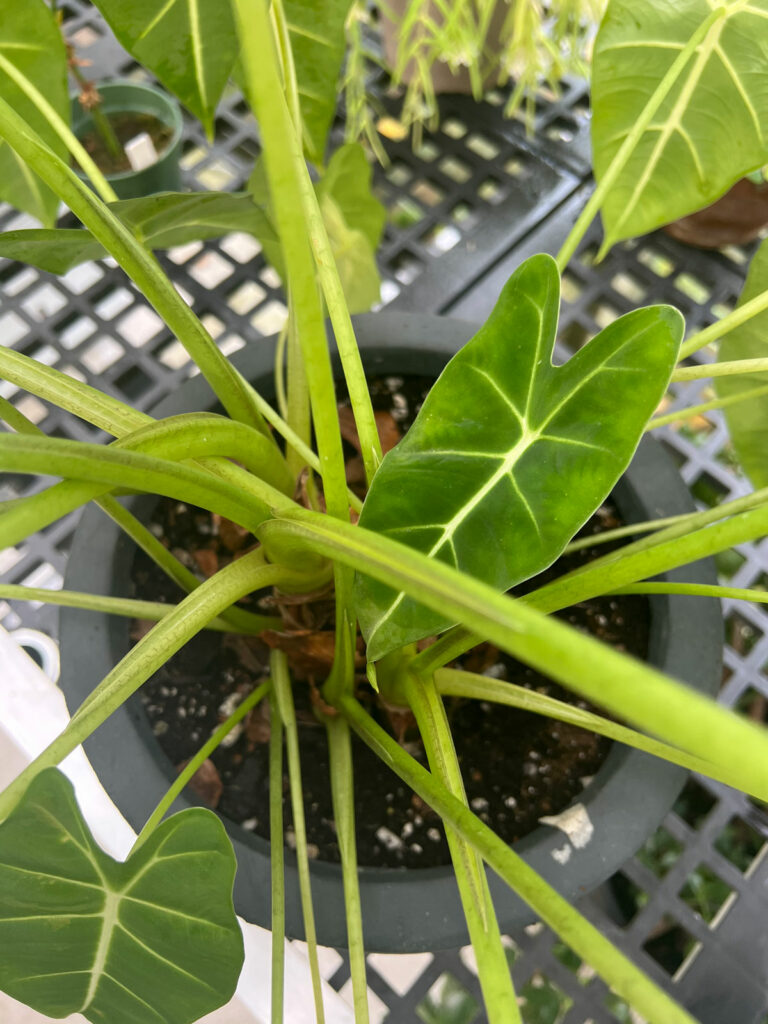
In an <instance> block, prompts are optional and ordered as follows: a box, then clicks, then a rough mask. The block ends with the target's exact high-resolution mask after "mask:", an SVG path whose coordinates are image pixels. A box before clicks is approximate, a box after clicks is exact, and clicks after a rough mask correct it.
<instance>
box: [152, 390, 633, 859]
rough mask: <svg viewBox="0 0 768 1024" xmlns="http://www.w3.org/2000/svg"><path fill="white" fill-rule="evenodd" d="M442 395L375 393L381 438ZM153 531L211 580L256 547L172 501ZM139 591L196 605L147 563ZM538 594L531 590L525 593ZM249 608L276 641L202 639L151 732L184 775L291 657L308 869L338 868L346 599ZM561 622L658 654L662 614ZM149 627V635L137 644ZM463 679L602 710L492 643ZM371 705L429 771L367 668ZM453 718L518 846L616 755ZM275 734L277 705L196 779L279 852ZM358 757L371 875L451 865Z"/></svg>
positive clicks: (495, 708)
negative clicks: (652, 624)
mask: <svg viewBox="0 0 768 1024" xmlns="http://www.w3.org/2000/svg"><path fill="white" fill-rule="evenodd" d="M429 383H430V382H429V381H427V380H425V379H421V378H408V380H407V381H402V380H401V379H398V378H395V379H393V378H387V379H386V380H382V381H375V382H374V383H373V385H372V393H373V395H374V404H375V407H376V408H377V413H378V417H377V418H379V420H380V424H379V425H380V429H381V431H382V433H384V432H385V431H386V432H387V433H389V434H392V435H399V433H400V432H401V431H403V430H405V429H407V427H408V426H409V425H410V423H411V422H412V420H413V418H414V416H415V413H416V412H417V411H418V407H419V405H420V401H421V399H422V397H423V394H424V393H425V391H426V388H427V387H428V386H429ZM343 418H344V414H343V413H342V420H343ZM342 425H343V427H345V426H346V425H345V424H344V423H342ZM344 432H345V437H346V444H347V449H348V450H347V455H348V464H347V465H348V479H349V482H350V485H351V486H356V484H357V482H358V479H359V466H358V464H357V462H356V459H357V455H356V451H355V447H356V445H355V441H356V438H354V436H353V434H352V433H350V432H349V431H348V430H347V429H345V430H344ZM392 440H393V441H394V440H396V436H393V437H392ZM620 523H621V520H620V519H619V517H618V515H617V513H616V509H615V506H614V505H613V504H612V503H611V502H607V503H606V504H605V505H604V506H603V507H602V508H600V509H599V510H598V511H597V513H596V514H595V515H594V516H593V517H592V518H591V519H590V521H589V522H588V523H587V524H586V525H585V526H584V528H583V529H582V531H581V534H580V535H582V536H583V535H594V534H597V533H599V532H601V531H603V530H606V529H611V528H613V527H614V526H617V525H620ZM152 529H153V531H154V532H155V533H156V535H157V536H158V537H160V538H161V539H162V540H163V543H165V544H166V545H167V546H168V547H170V548H171V549H172V550H173V551H174V553H175V554H176V555H177V557H180V558H181V559H182V561H184V562H185V563H186V564H187V565H188V566H189V567H190V568H191V569H193V570H194V571H195V572H196V573H197V574H198V575H199V576H200V578H205V577H207V576H210V575H212V573H213V572H215V571H216V570H217V569H218V568H221V567H223V566H224V565H225V564H227V563H228V562H229V561H231V560H232V559H233V558H236V557H238V555H239V554H241V553H243V552H244V551H246V550H247V549H248V548H249V547H250V546H251V545H252V544H253V543H254V541H253V538H252V537H251V536H250V535H249V534H247V533H245V532H244V531H243V530H241V529H240V528H239V527H236V526H234V525H233V524H231V523H229V522H227V521H226V520H222V519H221V518H220V517H218V516H212V515H211V514H210V513H208V512H205V511H203V510H200V509H195V508H191V507H188V506H184V505H180V504H179V503H178V502H175V501H171V500H166V499H163V500H162V501H161V502H160V503H159V505H158V507H157V510H156V512H155V515H154V518H153V520H152ZM608 550H610V546H609V545H600V546H595V547H594V548H586V549H583V550H581V551H578V552H575V553H573V554H571V555H569V556H566V557H564V558H561V559H560V560H559V561H558V562H557V563H555V565H554V566H552V567H551V568H550V569H548V570H547V571H546V572H545V573H542V574H541V576H539V577H538V578H537V579H536V581H535V583H536V584H538V583H543V582H544V581H545V580H547V579H551V578H554V577H555V576H558V575H561V574H562V573H564V572H567V571H569V570H571V569H574V568H576V567H578V566H580V565H583V564H585V563H586V562H589V561H591V560H592V559H593V558H595V557H596V556H597V555H599V554H604V553H606V552H607V551H608ZM133 581H134V587H135V595H136V596H137V597H141V598H145V599H151V600H155V601H157V600H162V601H168V602H176V601H178V600H179V599H180V597H181V596H182V595H181V592H180V591H179V590H178V589H177V587H176V586H175V584H173V583H172V582H171V581H169V580H168V579H167V577H165V575H164V574H163V573H162V572H160V571H159V570H158V569H157V567H156V566H155V565H154V563H152V562H151V561H150V560H149V559H148V558H147V556H146V555H144V554H143V553H142V552H138V553H137V555H136V559H135V562H134V567H133ZM533 585H534V582H533V581H529V582H528V583H527V584H526V585H524V587H520V588H518V591H517V592H523V590H524V589H530V588H531V587H532V586H533ZM241 604H242V605H243V607H247V608H249V609H250V610H260V611H263V612H267V613H269V614H276V613H278V612H280V613H282V615H283V627H282V628H281V629H280V630H276V631H274V632H273V633H270V634H267V640H268V643H266V642H264V641H263V640H261V639H256V638H250V637H248V638H246V637H236V636H231V635H226V634H223V633H215V632H212V631H206V632H204V633H201V634H199V635H198V636H197V637H195V638H194V639H193V640H191V641H190V642H189V643H188V644H187V645H186V646H185V647H184V648H183V649H182V650H181V651H180V652H179V653H178V654H177V655H175V656H174V657H173V658H172V659H171V660H170V661H169V662H168V663H167V664H166V665H165V666H164V667H163V668H162V669H161V670H160V671H159V672H158V673H156V674H155V675H154V676H153V677H152V678H151V679H150V680H149V681H148V682H147V683H146V684H145V685H144V687H143V688H142V690H141V697H142V699H143V702H144V706H145V709H146V713H147V715H148V718H149V721H150V724H151V726H152V729H153V731H154V733H155V735H156V736H157V738H158V742H159V743H160V745H161V747H162V749H163V750H164V752H165V753H166V755H167V756H168V758H169V759H170V761H171V762H172V763H173V764H174V765H175V766H176V767H177V768H180V767H181V766H182V765H183V764H184V763H185V762H186V761H187V760H188V759H189V758H190V757H191V756H192V755H193V754H194V753H195V752H196V751H197V750H198V749H199V747H200V746H201V745H202V744H203V743H204V742H205V741H206V739H207V738H208V736H209V735H210V733H211V732H212V730H213V729H215V728H216V726H217V725H218V724H219V723H220V722H221V721H222V720H223V719H224V718H226V717H227V716H228V715H229V714H231V713H232V711H233V710H234V709H235V707H236V706H237V704H238V703H239V701H240V700H242V698H243V697H244V696H245V695H247V694H248V693H249V692H250V691H251V690H252V689H253V688H254V687H255V686H257V685H258V684H259V683H260V682H261V681H263V680H264V679H265V678H266V675H267V669H266V666H267V663H268V658H269V645H271V646H273V647H274V646H277V647H281V648H282V649H284V650H286V652H287V654H288V658H289V661H290V662H291V665H292V668H293V671H294V676H295V677H297V680H298V681H297V682H296V684H295V687H294V696H295V702H296V709H297V718H298V721H299V732H300V744H301V759H302V767H303V791H304V802H305V814H306V818H307V831H308V836H309V842H310V855H311V856H313V857H317V858H319V859H322V860H327V861H338V860H339V850H338V843H337V839H336V832H335V826H334V821H333V811H332V806H331V796H330V784H329V779H328V747H327V742H326V737H325V728H324V726H323V724H322V720H321V718H322V716H321V713H320V711H319V710H318V705H319V700H318V693H317V689H316V685H321V684H322V681H323V679H324V677H325V674H327V663H328V660H329V658H330V657H331V656H332V628H333V603H332V595H331V594H330V592H327V593H324V594H318V595H313V596H312V600H310V601H309V602H307V603H305V604H301V605H297V604H295V603H293V602H289V601H287V600H285V599H284V598H281V597H280V596H279V595H273V594H266V595H261V596H260V597H258V596H252V597H250V598H248V599H246V600H245V601H244V602H241ZM558 617H559V618H562V619H564V620H565V621H567V622H569V623H571V624H572V625H575V626H577V627H579V628H580V629H582V630H584V631H586V632H588V633H590V634H592V635H593V636H596V637H599V638H600V639H601V640H603V641H605V642H606V643H609V644H611V645H612V646H614V647H615V648H617V649H619V650H626V651H629V652H630V653H632V654H634V655H636V656H637V657H639V658H644V657H645V656H646V654H647V649H648V631H649V610H648V602H647V600H646V598H644V597H637V596H619V597H611V598H602V599H597V600H592V601H587V602H584V603H582V604H580V605H577V606H575V607H573V608H569V609H566V610H564V611H563V612H560V613H558ZM149 625H150V624H148V623H140V622H135V623H134V624H133V637H134V640H137V639H138V638H139V636H141V635H142V634H143V633H144V632H145V631H146V629H147V628H149ZM458 667H463V668H467V669H469V670H470V671H473V672H482V673H485V674H487V675H490V676H493V677H495V678H498V679H505V680H508V681H510V682H514V683H518V684H519V685H522V686H525V687H527V688H530V689H534V690H536V691H538V692H540V693H544V694H548V695H551V696H554V697H558V698H561V699H565V700H568V701H569V702H570V703H572V704H575V705H576V706H578V707H583V708H587V707H589V705H588V704H587V703H586V702H585V701H581V700H579V699H577V698H575V697H573V696H572V695H570V694H568V693H567V692H566V691H564V690H562V689H561V688H560V687H559V686H558V685H557V684H556V683H554V682H552V681H551V680H549V679H547V678H546V677H544V676H542V675H540V674H539V673H537V672H536V671H534V670H533V669H531V668H528V667H527V666H525V665H522V664H520V663H518V662H516V661H514V660H513V659H512V658H509V657H507V656H506V655H504V654H502V653H500V652H499V651H498V650H497V649H496V648H495V647H493V646H492V645H490V644H484V645H481V646H480V647H477V648H475V649H474V651H471V652H469V653H468V654H467V655H465V656H464V658H463V659H462V660H461V663H460V665H459V666H458ZM358 697H359V699H360V700H361V701H362V702H363V703H364V704H366V705H367V707H368V710H369V712H370V713H371V714H372V715H373V716H374V717H375V718H376V719H377V721H379V723H380V724H381V725H382V726H383V727H384V728H386V729H388V730H389V732H390V733H392V735H394V736H395V737H396V738H397V739H398V740H399V742H401V743H402V744H403V746H404V747H405V749H406V750H408V752H409V753H411V754H412V755H413V756H414V757H416V758H418V759H419V760H420V761H422V763H425V756H424V752H423V748H422V746H421V742H420V740H419V738H418V735H417V732H416V729H415V725H414V723H413V720H412V718H411V716H410V715H409V714H407V713H406V714H402V713H399V712H394V711H392V710H387V709H385V708H383V707H382V706H381V705H380V703H379V702H378V700H377V698H376V695H375V694H374V693H373V692H372V690H371V689H370V687H369V686H368V684H367V682H366V681H365V676H364V673H363V672H362V666H361V672H360V675H359V682H358ZM446 709H447V713H448V717H449V720H450V723H451V728H452V731H453V735H454V740H455V744H456V750H457V754H458V757H459V761H460V763H461V767H462V774H463V777H464V781H465V785H466V789H467V796H468V798H469V802H470V805H471V807H472V809H473V810H474V811H475V812H476V813H477V814H478V815H479V816H480V817H481V818H482V819H483V820H484V821H485V822H487V823H488V824H489V825H490V826H491V827H492V828H493V829H494V831H496V832H497V833H498V834H499V835H500V836H501V837H502V838H503V839H504V840H505V841H507V842H509V843H511V842H514V841H515V840H517V839H520V838H522V837H523V836H524V835H526V834H527V833H528V832H530V831H532V830H533V829H534V828H535V827H536V826H537V824H538V820H539V818H540V817H542V816H544V815H551V814H556V813H558V812H559V811H561V810H563V809H564V808H566V807H567V806H568V805H569V804H570V803H572V802H573V800H574V799H575V798H576V797H578V795H579V793H581V791H582V789H583V787H584V785H585V784H586V782H588V781H589V779H590V778H591V777H592V776H593V775H594V774H595V772H596V771H597V770H598V768H599V767H600V765H601V764H602V762H603V761H604V759H605V757H606V755H607V753H608V751H609V749H610V742H609V741H607V740H604V739H602V738H600V737H597V736H595V735H593V734H592V733H589V732H585V731H584V730H581V729H577V728H575V727H573V726H571V725H566V724H564V723H561V722H555V721H552V720H549V719H545V718H543V717H540V716H538V715H534V714H531V713H529V712H524V711H519V710H517V709H514V708H506V707H501V706H499V705H491V704H487V703H485V702H478V701H465V700H462V699H458V698H448V699H447V700H446ZM269 731H270V727H269V712H268V706H267V704H266V702H264V703H262V705H260V706H259V707H257V708H256V709H255V710H254V711H253V712H251V714H250V716H249V717H247V718H246V720H245V722H244V724H243V727H242V728H241V729H240V730H239V731H238V730H237V729H236V730H235V731H233V732H232V733H231V734H230V736H229V737H228V740H229V743H228V744H227V745H222V746H221V747H219V749H218V750H217V751H216V752H215V753H214V755H213V757H212V758H211V761H210V762H206V765H205V766H204V768H205V770H204V771H201V772H199V773H198V775H197V776H196V779H195V783H196V785H195V788H196V790H197V792H198V796H199V797H200V798H201V799H203V800H204V801H205V802H206V803H208V804H209V805H210V806H215V807H216V808H217V809H218V811H219V812H220V813H221V814H223V815H225V816H226V817H227V818H230V819H231V820H233V821H235V822H238V823H239V824H241V825H242V826H243V827H244V828H246V829H249V830H252V831H254V832H256V833H258V834H259V835H262V836H264V837H265V838H268V836H269V793H268V755H269V750H268V741H269ZM353 757H354V765H355V773H354V778H355V805H356V822H357V839H358V859H359V861H360V863H361V864H363V865H371V866H408V867H433V866H436V865H442V864H448V863H450V855H449V851H448V844H447V841H446V838H445V833H444V830H443V827H442V824H441V821H440V819H439V817H438V816H437V815H436V814H434V812H432V810H431V809H430V808H429V807H427V806H426V805H425V804H424V803H423V802H422V801H421V800H420V799H419V798H418V797H416V796H415V795H414V794H413V793H412V792H411V791H410V790H409V789H408V787H407V786H405V785H404V784H403V783H402V782H401V781H400V780H399V779H398V778H397V776H396V775H394V773H393V772H392V771H391V770H390V769H389V768H387V767H386V765H384V764H383V763H382V762H381V761H380V760H379V759H378V758H377V757H376V756H375V755H374V754H372V753H371V752H370V751H369V750H368V748H367V747H366V746H365V745H364V744H363V743H362V742H361V741H359V740H357V739H356V738H353ZM283 793H284V805H285V806H284V811H285V823H286V841H287V843H288V845H289V846H290V845H293V842H294V835H293V829H292V814H291V808H290V800H289V797H288V779H287V774H286V775H285V777H284V783H283Z"/></svg>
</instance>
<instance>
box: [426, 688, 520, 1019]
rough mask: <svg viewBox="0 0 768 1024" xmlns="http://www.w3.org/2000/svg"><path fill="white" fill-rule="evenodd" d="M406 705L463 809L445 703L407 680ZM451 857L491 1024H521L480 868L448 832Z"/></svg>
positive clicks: (434, 766) (436, 770)
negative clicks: (414, 717) (413, 715)
mask: <svg viewBox="0 0 768 1024" xmlns="http://www.w3.org/2000/svg"><path fill="white" fill-rule="evenodd" d="M406 695H407V699H408V704H409V706H410V708H411V710H412V711H413V713H414V714H415V716H416V722H417V724H418V726H419V732H420V734H421V737H422V740H423V741H424V749H425V750H426V753H427V758H428V760H429V767H430V771H431V772H432V774H433V775H434V776H435V778H437V779H438V780H439V781H441V782H442V783H443V785H444V786H445V787H446V789H447V790H448V791H449V792H450V793H452V794H453V795H454V796H455V797H456V798H457V799H458V800H460V801H461V802H462V803H463V804H464V805H465V806H467V795H466V792H465V789H464V782H463V779H462V777H461V769H460V768H459V761H458V758H457V756H456V749H455V747H454V745H453V736H452V735H451V730H450V726H449V725H448V719H447V717H446V714H445V707H444V706H443V701H442V699H441V697H440V696H439V694H438V693H437V690H436V689H435V683H434V680H433V679H432V678H430V677H428V676H411V675H409V676H408V677H407V679H406ZM446 838H447V839H448V846H449V848H450V851H451V861H452V862H453V868H454V872H455V874H456V883H457V885H458V887H459V894H460V896H461V903H462V906H463V908H464V916H465V918H466V921H467V927H468V929H469V938H470V942H471V943H472V948H473V949H474V951H475V956H476V958H477V968H478V977H479V979H480V987H481V990H482V993H483V1000H484V1002H485V1008H486V1012H487V1014H488V1020H489V1024H522V1019H521V1017H520V1010H519V1008H518V1005H517V999H516V998H515V990H514V987H513V985H512V975H511V972H510V967H509V962H508V961H507V955H506V952H505V950H504V946H503V945H502V942H501V932H500V931H499V924H498V921H497V920H496V911H495V910H494V907H493V902H492V900H491V893H490V889H489V888H488V879H487V878H486V876H485V869H484V867H483V862H482V860H481V858H480V857H479V856H478V854H477V853H476V852H475V850H474V849H473V848H472V846H471V845H470V844H469V843H467V842H465V840H464V839H462V837H461V836H460V835H459V834H458V833H457V832H456V831H455V830H454V829H453V828H451V827H450V826H448V827H447V828H446Z"/></svg>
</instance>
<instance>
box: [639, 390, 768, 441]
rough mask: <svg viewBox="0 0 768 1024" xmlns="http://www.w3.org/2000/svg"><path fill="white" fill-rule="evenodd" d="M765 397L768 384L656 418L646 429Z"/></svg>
mask: <svg viewBox="0 0 768 1024" xmlns="http://www.w3.org/2000/svg"><path fill="white" fill-rule="evenodd" d="M763 395H768V384H762V385H761V386H760V387H758V388H750V389H749V390H748V391H740V392H739V393H738V394H736V395H726V396H724V397H722V398H713V399H712V401H711V402H701V403H700V404H699V405H688V406H686V407H685V409H678V410H676V411H675V412H669V413H665V415H663V416H654V418H653V419H652V420H650V421H649V423H648V425H647V426H646V428H645V429H646V430H655V429H656V428H657V427H666V426H668V425H669V424H670V423H677V422H678V421H679V420H689V419H691V417H693V416H701V415H702V413H705V412H712V411H713V410H714V409H725V408H726V407H727V406H729V405H736V403H737V402H746V401H747V400H748V399H750V398H762V397H763Z"/></svg>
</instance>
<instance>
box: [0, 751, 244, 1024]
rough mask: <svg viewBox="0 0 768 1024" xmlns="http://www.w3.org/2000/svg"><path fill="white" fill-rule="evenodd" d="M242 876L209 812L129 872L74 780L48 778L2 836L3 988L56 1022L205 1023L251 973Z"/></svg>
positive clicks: (142, 854)
mask: <svg viewBox="0 0 768 1024" xmlns="http://www.w3.org/2000/svg"><path fill="white" fill-rule="evenodd" d="M235 866H236V865H235V856H234V852H233V850H232V846H231V844H230V842H229V840H228V838H227V835H226V833H225V831H224V828H223V827H222V825H221V823H220V821H219V820H218V818H217V817H216V816H215V815H214V814H212V813H211V812H210V811H206V810H203V809H202V808H193V809H191V810H187V811H182V812H181V813H179V814H175V815H173V816H172V817H171V818H169V819H168V820H167V821H165V822H163V823H162V824H161V825H160V826H159V828H158V829H157V830H156V831H155V832H154V833H153V834H152V835H151V836H150V838H149V839H148V840H147V841H146V843H145V844H144V845H143V846H142V847H140V848H139V849H138V850H137V851H136V852H135V853H133V854H132V855H131V856H130V857H129V858H128V860H127V861H126V862H125V863H124V864H120V863H118V862H117V861H115V860H113V859H112V858H111V857H108V856H107V855H106V854H105V853H104V852H103V851H102V850H101V848H100V847H99V846H97V845H96V843H95V842H94V840H93V838H92V837H91V834H90V832H89V831H88V827H87V825H86V824H85V822H84V821H83V817H82V815H81V813H80V810H79V808H78V806H77V803H76V801H75V796H74V791H73V789H72V785H71V783H70V782H69V781H68V779H66V778H65V776H64V775H62V774H61V772H59V771H58V770H57V769H55V768H48V769H46V770H45V771H43V772H41V773H40V774H39V775H38V776H37V778H35V779H34V781H33V782H32V783H31V784H30V786H29V788H28V789H27V792H26V793H25V795H24V797H23V799H22V800H21V802H20V803H19V805H18V806H17V807H16V808H15V810H14V811H13V812H12V814H10V815H9V816H8V818H7V819H6V820H5V822H4V823H3V824H2V825H1V826H0V949H2V951H3V952H2V956H1V957H0V988H2V990H3V991H4V992H7V993H8V994H9V995H11V996H13V997H14V998H15V999H19V1000H20V1001H21V1002H23V1003H26V1004H27V1005H28V1006H31V1007H32V1008H33V1009H35V1010H38V1011H40V1012H41V1013H44V1014H47V1015H48V1016H52V1017H65V1016H66V1015H67V1014H70V1013H77V1012H80V1013H82V1014H84V1015H85V1016H86V1017H87V1018H88V1020H90V1021H93V1022H99V1024H138V1022H141V1024H187V1022H191V1021H195V1020H198V1018H199V1017H201V1016H202V1015H203V1014H205V1013H208V1012H210V1011H211V1010H214V1009H216V1008H217V1007H218V1006H221V1005H223V1004H224V1003H225V1002H227V1001H228V1000H229V999H230V998H231V996H232V994H233V992H234V990H235V986H236V984H237V979H238V975H239V974H240V969H241V967H242V962H243V941H242V936H241V933H240V929H239V927H238V924H237V919H236V917H235V913H234V910H233V907H232V884H233V880H234V875H235Z"/></svg>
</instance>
